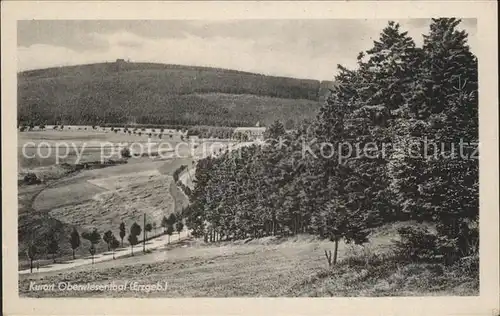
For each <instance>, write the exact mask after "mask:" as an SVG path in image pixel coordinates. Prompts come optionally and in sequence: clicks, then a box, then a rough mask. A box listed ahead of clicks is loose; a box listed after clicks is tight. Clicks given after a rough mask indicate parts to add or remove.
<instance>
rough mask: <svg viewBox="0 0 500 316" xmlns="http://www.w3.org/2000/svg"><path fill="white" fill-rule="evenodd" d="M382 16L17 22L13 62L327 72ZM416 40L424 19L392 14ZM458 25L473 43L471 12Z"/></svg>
mask: <svg viewBox="0 0 500 316" xmlns="http://www.w3.org/2000/svg"><path fill="white" fill-rule="evenodd" d="M387 22H388V21H387V20H354V19H349V20H347V19H346V20H228V21H205V20H198V21H187V20H183V21H175V20H168V21H151V20H148V21H145V20H143V21H141V20H135V21H116V20H115V21H110V20H102V21H97V20H89V21H83V20H81V21H75V20H72V21H69V20H66V21H64V20H43V21H33V20H30V21H19V22H18V43H17V44H18V45H17V51H18V70H19V71H22V70H28V69H39V68H47V67H54V66H66V65H78V64H89V63H97V62H105V61H114V60H116V59H118V58H123V59H130V61H134V62H158V63H166V64H182V65H196V66H211V67H222V68H228V69H236V70H243V71H249V72H256V73H262V74H268V75H278V76H288V77H297V78H310V79H319V80H332V79H333V76H334V75H335V73H336V69H337V64H342V65H344V66H347V67H353V66H354V65H355V63H356V56H357V55H358V53H359V52H360V51H363V50H366V49H369V48H371V47H372V46H373V40H375V39H378V37H379V34H380V32H381V30H382V29H383V28H384V27H385V26H386V25H387ZM397 22H399V23H400V24H401V27H402V29H403V30H405V31H408V33H409V34H410V35H411V36H412V37H413V39H414V40H415V42H416V44H417V45H421V43H422V34H427V33H428V26H429V23H430V19H411V20H398V21H397ZM461 27H462V28H464V29H465V30H466V31H467V32H468V33H469V44H470V46H471V48H472V50H473V51H474V48H475V47H477V43H476V40H477V39H476V20H475V19H466V20H463V21H462V23H461Z"/></svg>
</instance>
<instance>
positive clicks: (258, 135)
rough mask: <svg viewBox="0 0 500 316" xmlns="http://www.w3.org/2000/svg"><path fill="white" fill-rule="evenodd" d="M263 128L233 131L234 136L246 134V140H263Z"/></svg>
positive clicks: (245, 128) (246, 128) (242, 128)
mask: <svg viewBox="0 0 500 316" xmlns="http://www.w3.org/2000/svg"><path fill="white" fill-rule="evenodd" d="M265 131H266V128H265V127H237V128H235V129H234V134H233V136H234V135H236V134H237V133H241V134H246V135H247V136H248V140H250V141H252V140H264V132H265Z"/></svg>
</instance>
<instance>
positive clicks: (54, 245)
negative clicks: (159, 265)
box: [26, 213, 184, 272]
mask: <svg viewBox="0 0 500 316" xmlns="http://www.w3.org/2000/svg"><path fill="white" fill-rule="evenodd" d="M145 218H146V217H145V216H144V222H145ZM161 225H162V227H163V228H164V231H163V232H162V234H167V235H168V236H169V238H168V242H169V243H170V236H171V235H172V234H173V233H174V232H177V233H179V234H180V232H181V231H182V230H183V229H184V223H183V218H182V216H181V215H180V214H179V215H175V214H174V213H172V214H170V216H169V217H168V218H167V217H163V219H162V224H161ZM144 228H145V231H144V232H143V231H142V227H141V226H140V225H139V224H137V223H136V222H134V223H133V224H132V225H131V227H130V230H129V234H128V237H127V240H128V242H129V244H130V247H131V254H132V255H134V246H136V245H137V244H139V243H140V242H141V241H140V240H139V236H140V235H141V233H143V234H144V235H143V239H142V242H143V251H144V252H145V251H146V241H147V240H148V233H150V232H151V231H153V230H155V235H156V229H157V225H156V223H146V224H145V225H144ZM126 235H127V232H126V227H125V223H124V222H121V223H120V226H119V238H120V240H118V238H116V236H115V235H114V234H113V232H112V231H111V230H108V231H106V232H105V233H104V234H103V235H102V236H101V233H99V232H98V231H97V229H93V230H91V231H85V232H83V233H81V234H80V233H79V232H78V230H77V229H76V227H74V228H73V230H72V231H71V234H70V236H69V243H70V245H71V249H72V257H73V259H76V256H75V251H76V250H77V249H78V248H79V247H80V246H81V239H80V237H81V238H83V239H85V240H87V241H88V242H89V243H90V247H89V249H88V251H89V253H90V255H91V258H92V264H93V263H94V256H95V254H96V252H97V247H96V246H97V245H98V244H99V243H100V242H101V240H102V241H104V242H105V243H106V245H107V250H108V251H112V254H113V259H115V251H116V249H118V248H119V247H120V246H121V247H123V240H124V238H125V236H126ZM59 250H60V249H59V238H58V236H56V235H55V234H51V235H49V236H48V238H47V241H46V242H45V246H44V247H40V246H38V245H36V244H35V243H34V241H33V240H32V241H31V243H30V244H29V245H28V247H27V249H26V254H27V256H28V259H29V260H30V271H31V272H32V271H33V262H34V261H35V260H36V259H38V258H39V257H40V256H41V255H42V254H44V253H45V254H47V255H51V256H52V260H53V262H54V263H55V262H56V256H57V254H58V253H59Z"/></svg>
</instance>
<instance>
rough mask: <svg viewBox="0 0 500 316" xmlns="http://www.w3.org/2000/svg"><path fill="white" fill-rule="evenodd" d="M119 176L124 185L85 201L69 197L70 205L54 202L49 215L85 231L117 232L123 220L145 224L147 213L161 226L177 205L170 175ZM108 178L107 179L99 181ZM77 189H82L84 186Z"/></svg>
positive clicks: (126, 222)
mask: <svg viewBox="0 0 500 316" xmlns="http://www.w3.org/2000/svg"><path fill="white" fill-rule="evenodd" d="M120 178H121V179H120V182H121V185H122V186H121V187H119V188H117V189H109V190H106V191H103V192H101V193H97V194H95V195H94V196H93V197H92V198H91V199H90V200H88V201H85V202H83V203H82V202H80V201H78V200H75V201H74V200H73V199H71V200H68V202H70V203H72V204H71V205H67V206H62V207H55V205H54V206H52V207H50V209H51V211H50V212H49V214H50V216H52V217H54V218H56V219H59V220H61V221H64V222H68V223H71V224H73V225H75V226H76V227H79V228H80V229H82V230H89V229H91V228H94V227H95V228H97V229H98V231H100V232H105V231H107V230H110V229H111V230H112V231H113V232H114V233H115V235H118V233H119V231H118V227H119V225H120V223H121V222H122V221H124V222H125V224H126V226H127V227H130V225H131V224H132V223H133V222H138V223H142V222H141V220H142V215H143V214H146V215H147V220H148V222H150V223H153V222H156V223H157V224H158V225H159V224H160V221H161V218H162V217H163V216H164V215H168V214H170V213H172V212H173V211H174V207H175V205H174V202H173V199H172V196H171V195H170V192H169V188H170V183H171V181H172V178H171V177H170V176H165V175H161V174H157V175H150V176H149V175H141V174H140V173H139V174H138V175H134V174H127V175H123V176H122V177H120ZM106 180H107V178H104V179H102V180H96V181H106ZM108 181H109V180H108ZM108 183H109V182H108ZM80 187H81V186H80ZM78 191H79V192H82V191H83V188H79V189H78ZM79 202H80V203H79ZM141 226H142V225H141Z"/></svg>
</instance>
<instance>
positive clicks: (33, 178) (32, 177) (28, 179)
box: [23, 172, 42, 184]
mask: <svg viewBox="0 0 500 316" xmlns="http://www.w3.org/2000/svg"><path fill="white" fill-rule="evenodd" d="M23 180H24V183H26V184H39V183H41V182H42V181H41V180H40V179H38V177H37V175H36V174H34V173H32V172H29V173H27V174H26V175H25V176H24V179H23Z"/></svg>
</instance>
